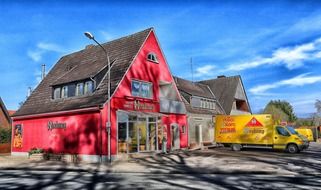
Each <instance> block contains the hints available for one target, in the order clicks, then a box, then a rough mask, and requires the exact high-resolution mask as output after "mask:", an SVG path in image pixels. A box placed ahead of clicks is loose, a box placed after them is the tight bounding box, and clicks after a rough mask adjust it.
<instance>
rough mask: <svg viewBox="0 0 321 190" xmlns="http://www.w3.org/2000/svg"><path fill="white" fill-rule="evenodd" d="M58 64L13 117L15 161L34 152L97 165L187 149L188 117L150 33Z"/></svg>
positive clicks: (95, 48) (92, 49) (74, 55)
mask: <svg viewBox="0 0 321 190" xmlns="http://www.w3.org/2000/svg"><path fill="white" fill-rule="evenodd" d="M102 45H103V47H104V48H105V49H106V51H107V52H108V54H109V57H110V60H111V68H110V76H111V80H110V84H111V86H110V91H111V98H110V100H108V96H107V90H108V85H107V84H108V78H107V72H108V67H107V64H106V55H105V54H104V52H103V51H102V49H100V47H99V46H93V45H90V46H87V47H86V49H84V50H81V51H79V52H75V53H72V54H69V55H66V56H64V57H62V58H61V59H60V60H59V61H58V63H57V64H56V65H55V66H54V67H53V69H52V70H51V71H50V72H49V73H48V75H47V76H46V77H45V78H44V79H43V81H41V83H40V84H39V85H38V87H37V88H36V89H35V90H34V91H33V92H32V94H31V95H30V96H29V97H28V99H27V100H26V102H25V103H24V104H23V105H22V107H21V108H20V109H19V110H18V111H17V112H16V113H15V114H14V117H13V137H12V138H13V143H12V152H13V154H16V155H19V154H23V155H25V154H26V153H27V152H28V151H29V150H30V149H31V148H33V147H37V148H43V149H45V150H46V151H48V152H52V153H56V154H71V155H73V154H76V155H78V156H79V157H80V158H81V159H82V160H86V161H93V162H97V161H99V160H101V159H106V158H107V157H108V156H109V155H108V152H109V151H108V134H107V130H106V129H107V128H106V125H107V124H106V123H107V118H108V117H107V114H108V109H107V108H108V104H109V105H110V107H111V112H110V115H111V120H110V122H111V128H110V152H111V155H110V156H111V157H112V159H115V158H117V156H122V155H124V154H125V155H127V154H130V153H140V152H151V151H160V150H161V146H162V142H164V140H166V141H167V148H169V149H180V148H187V146H188V127H186V126H187V118H186V109H185V106H184V103H183V102H182V99H181V97H180V95H179V92H178V89H177V87H176V84H175V82H174V80H173V77H172V75H171V72H170V70H169V67H168V64H167V62H166V60H165V57H164V55H163V52H162V50H161V48H160V45H159V43H158V40H157V37H156V35H155V32H154V30H153V29H152V28H150V29H146V30H144V31H141V32H138V33H135V34H132V35H129V36H126V37H123V38H120V39H117V40H113V41H111V42H108V43H105V44H102Z"/></svg>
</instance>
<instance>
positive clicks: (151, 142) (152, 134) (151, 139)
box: [147, 123, 157, 151]
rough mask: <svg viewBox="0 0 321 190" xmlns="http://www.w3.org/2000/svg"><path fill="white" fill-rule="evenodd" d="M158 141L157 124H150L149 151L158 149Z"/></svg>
mask: <svg viewBox="0 0 321 190" xmlns="http://www.w3.org/2000/svg"><path fill="white" fill-rule="evenodd" d="M156 140H157V138H156V123H148V146H147V150H148V151H155V150H156V149H157V148H156V147H157V142H156Z"/></svg>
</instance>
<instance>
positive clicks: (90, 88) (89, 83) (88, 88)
mask: <svg viewBox="0 0 321 190" xmlns="http://www.w3.org/2000/svg"><path fill="white" fill-rule="evenodd" d="M93 87H94V85H93V81H87V82H86V83H85V88H84V94H91V93H92V92H93V89H94V88H93Z"/></svg>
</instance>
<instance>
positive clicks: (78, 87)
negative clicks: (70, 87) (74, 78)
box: [75, 82, 85, 96]
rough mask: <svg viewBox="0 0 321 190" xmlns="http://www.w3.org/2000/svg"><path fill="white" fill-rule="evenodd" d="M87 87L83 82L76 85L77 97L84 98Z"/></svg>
mask: <svg viewBox="0 0 321 190" xmlns="http://www.w3.org/2000/svg"><path fill="white" fill-rule="evenodd" d="M81 85H82V91H80V86H81ZM84 87H85V85H84V83H83V82H79V83H77V84H76V92H75V96H82V95H84V91H85V89H84Z"/></svg>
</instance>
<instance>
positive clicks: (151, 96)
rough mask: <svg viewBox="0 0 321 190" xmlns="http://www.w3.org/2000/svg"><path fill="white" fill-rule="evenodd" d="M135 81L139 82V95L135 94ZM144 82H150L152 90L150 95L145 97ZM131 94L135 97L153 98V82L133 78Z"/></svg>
mask: <svg viewBox="0 0 321 190" xmlns="http://www.w3.org/2000/svg"><path fill="white" fill-rule="evenodd" d="M133 82H137V83H139V93H138V96H137V95H134V94H133ZM142 84H148V85H149V90H150V97H145V96H143V95H142ZM130 87H131V95H132V96H134V97H140V98H146V99H153V83H151V82H147V81H140V80H136V79H133V80H132V81H131V86H130Z"/></svg>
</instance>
